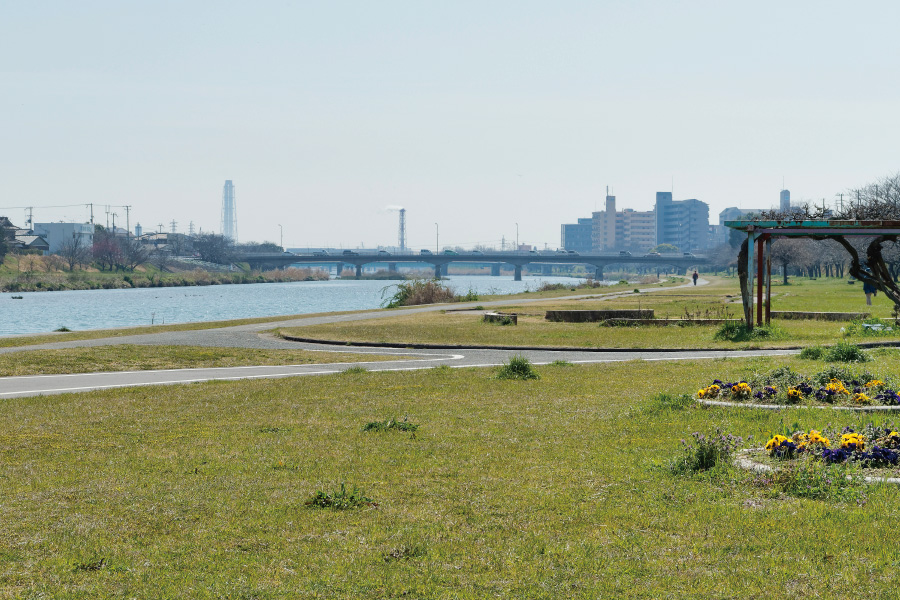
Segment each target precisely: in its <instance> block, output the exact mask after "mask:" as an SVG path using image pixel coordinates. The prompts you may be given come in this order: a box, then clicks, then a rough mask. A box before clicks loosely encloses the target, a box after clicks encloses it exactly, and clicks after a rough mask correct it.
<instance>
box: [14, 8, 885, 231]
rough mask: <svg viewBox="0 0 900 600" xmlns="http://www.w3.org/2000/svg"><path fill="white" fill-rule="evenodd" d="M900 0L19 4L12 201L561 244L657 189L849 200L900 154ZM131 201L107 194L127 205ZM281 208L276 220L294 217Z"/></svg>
mask: <svg viewBox="0 0 900 600" xmlns="http://www.w3.org/2000/svg"><path fill="white" fill-rule="evenodd" d="M898 22H900V3H896V2H887V1H878V2H867V1H865V0H863V1H860V2H854V3H849V2H832V1H828V0H819V1H815V2H807V1H785V0H780V1H778V2H775V1H769V0H761V1H756V2H752V3H750V2H740V3H738V2H722V1H721V0H716V1H694V0H682V1H679V2H674V1H666V2H655V1H644V0H629V1H618V0H593V1H584V2H581V1H565V0H559V1H556V2H547V1H543V2H537V1H532V0H479V1H469V0H455V1H454V2H429V1H422V0H417V1H404V2H399V1H393V0H381V1H379V2H370V1H367V2H362V1H341V0H330V1H328V2H288V1H283V0H282V1H279V2H275V1H272V2H268V1H257V2H252V3H251V2H228V1H217V2H199V1H195V2H191V1H183V0H182V1H178V2H174V1H172V2H170V1H167V0H155V1H153V2H131V1H123V0H115V1H99V0H80V1H79V2H71V1H59V0H43V1H36V2H26V1H24V0H10V1H9V2H3V3H0V215H6V216H9V217H10V218H11V219H12V221H13V222H14V223H16V224H17V225H21V224H23V223H24V221H25V214H26V211H25V210H24V208H23V207H29V206H30V207H33V211H34V221H35V222H43V221H58V220H76V221H85V220H87V219H89V218H90V214H89V209H88V208H87V207H86V205H88V204H90V203H93V204H94V218H95V222H99V223H101V224H105V223H106V221H107V218H108V216H107V210H109V212H111V213H116V214H117V217H116V219H117V221H116V223H117V224H124V222H125V217H124V215H125V209H124V208H122V207H124V206H126V205H127V206H130V207H131V208H130V209H129V212H130V222H131V225H132V227H133V226H134V224H135V223H137V222H140V223H141V225H142V226H143V227H144V229H145V230H148V229H153V230H156V229H158V228H159V225H160V224H164V228H165V229H166V230H169V229H170V228H171V221H173V220H174V221H176V222H177V227H176V228H177V230H178V231H182V232H187V230H188V225H189V223H191V222H193V223H194V227H195V230H201V229H202V230H203V231H214V232H219V231H220V230H221V207H222V188H223V185H224V182H225V180H226V179H231V180H232V181H234V185H235V190H236V204H237V222H238V238H239V240H240V241H242V242H245V241H251V240H252V241H259V242H261V241H273V242H276V243H280V242H281V241H282V235H283V242H284V245H285V246H286V247H297V248H303V247H319V246H331V247H343V248H354V247H358V246H360V245H364V246H365V247H375V246H393V245H396V244H397V241H398V215H397V213H396V212H395V211H392V210H390V209H389V208H390V207H399V206H402V207H405V208H406V210H407V214H406V219H407V244H408V246H409V247H411V248H413V249H419V248H430V249H434V248H435V246H436V245H440V247H444V246H446V245H451V246H456V245H460V246H464V247H472V246H474V245H476V244H485V245H496V246H499V244H500V240H501V239H502V238H505V239H506V241H507V242H510V241H514V240H515V239H516V235H517V230H518V239H519V241H520V242H521V243H523V244H524V243H527V244H533V245H536V246H538V247H540V248H543V247H544V246H545V245H546V246H547V247H549V248H556V247H557V246H559V244H560V224H561V223H573V222H575V220H576V219H578V218H583V217H590V215H591V212H592V211H594V210H600V209H602V207H603V198H604V196H605V194H606V189H607V186H609V188H610V190H611V193H614V194H615V195H616V197H617V207H618V208H620V209H621V208H633V209H635V210H651V209H652V208H653V204H654V201H655V193H656V192H657V191H673V192H674V197H675V198H676V199H685V198H697V199H699V200H702V201H704V202H706V203H708V204H709V205H710V222H711V223H718V214H719V212H720V211H721V210H723V209H725V208H727V207H731V206H737V207H741V208H767V207H770V206H773V205H776V204H777V202H778V195H779V191H780V190H781V189H782V184H783V185H784V186H785V187H786V188H787V189H789V190H791V195H792V199H793V200H794V201H799V200H810V201H815V202H818V203H821V201H822V200H823V199H825V201H826V202H829V203H832V202H834V200H835V198H836V197H837V195H838V194H841V193H844V194H846V193H848V192H849V191H850V190H852V189H853V188H855V187H861V186H863V185H866V184H867V183H870V182H873V181H875V180H876V179H878V178H880V177H883V176H886V175H892V174H895V173H896V172H897V171H898V170H900V160H898V158H900V157H898V148H900V144H898V132H900V110H898V106H900V79H898V78H897V76H896V74H897V72H898V67H900V44H898V43H897V42H896V23H898ZM107 206H110V207H111V208H109V209H107V208H106V207H107ZM279 225H280V227H279Z"/></svg>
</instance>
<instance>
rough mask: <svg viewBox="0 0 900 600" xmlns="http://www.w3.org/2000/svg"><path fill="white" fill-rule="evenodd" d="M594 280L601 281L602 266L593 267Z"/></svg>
mask: <svg viewBox="0 0 900 600" xmlns="http://www.w3.org/2000/svg"><path fill="white" fill-rule="evenodd" d="M594 280H595V281H603V267H601V266H596V267H594Z"/></svg>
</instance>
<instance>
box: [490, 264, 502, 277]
mask: <svg viewBox="0 0 900 600" xmlns="http://www.w3.org/2000/svg"><path fill="white" fill-rule="evenodd" d="M491 276H492V277H499V276H500V263H494V264H492V265H491Z"/></svg>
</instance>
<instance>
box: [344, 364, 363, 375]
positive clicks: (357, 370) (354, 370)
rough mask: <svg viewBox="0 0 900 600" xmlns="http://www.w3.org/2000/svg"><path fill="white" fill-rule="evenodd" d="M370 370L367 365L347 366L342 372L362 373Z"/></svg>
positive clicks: (345, 373) (349, 373) (350, 373)
mask: <svg viewBox="0 0 900 600" xmlns="http://www.w3.org/2000/svg"><path fill="white" fill-rule="evenodd" d="M368 372H369V370H368V369H366V368H365V367H360V366H356V367H347V368H346V369H344V370H343V371H341V373H342V374H343V375H358V374H360V373H368Z"/></svg>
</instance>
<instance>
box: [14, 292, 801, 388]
mask: <svg viewBox="0 0 900 600" xmlns="http://www.w3.org/2000/svg"><path fill="white" fill-rule="evenodd" d="M703 283H705V282H703ZM653 289H654V290H662V289H668V290H671V289H672V288H653ZM647 291H651V290H647ZM629 293H631V292H629ZM617 295H621V294H608V295H601V296H602V297H615V296H617ZM591 296H593V295H589V296H584V297H591ZM569 298H571V297H569ZM537 301H546V299H524V300H516V301H515V302H516V303H520V302H537ZM471 304H472V306H474V305H475V303H471ZM480 304H481V305H482V306H502V305H508V304H510V301H509V300H499V301H494V302H482V303H480ZM465 306H466V305H454V308H463V307H465ZM445 309H446V306H424V307H416V308H409V309H400V310H392V311H379V312H374V313H353V314H342V315H331V316H313V317H304V318H299V319H290V320H285V321H280V322H276V323H259V324H254V325H239V326H234V327H224V328H221V329H208V330H200V331H174V332H163V333H155V334H147V335H135V336H125V337H117V338H104V339H98V340H81V341H72V342H57V343H51V344H41V345H40V346H25V347H19V348H5V349H2V350H0V352H16V351H19V352H21V351H25V350H36V349H45V348H46V349H55V348H72V347H78V346H99V345H110V344H145V345H159V344H165V345H190V346H216V347H241V348H264V349H292V350H311V351H317V352H323V353H341V352H347V351H348V350H349V349H348V347H347V346H346V345H326V344H310V343H298V342H289V341H287V340H282V339H280V338H277V337H275V336H272V335H270V334H265V333H262V332H263V331H266V330H271V329H274V328H279V327H302V326H304V325H318V324H322V323H335V322H341V321H353V320H363V319H372V318H377V319H380V318H392V317H394V316H399V315H408V314H415V313H420V312H430V311H436V310H445ZM352 352H353V353H354V354H378V355H381V356H384V355H396V356H397V360H393V361H375V362H353V363H340V362H337V363H327V364H314V365H309V364H305V365H282V366H250V367H221V368H201V369H164V370H156V371H124V372H114V373H76V374H64V375H30V376H22V377H4V378H0V398H14V397H22V396H34V395H39V394H60V393H66V392H79V391H87V390H97V389H108V388H117V387H130V386H144V385H167V384H178V383H195V382H200V381H210V380H236V379H266V378H268V379H272V378H280V377H296V376H309V375H323V374H328V373H338V372H341V371H344V370H346V369H347V368H349V367H363V368H365V369H367V370H370V371H404V370H414V369H424V368H432V367H436V366H439V365H448V366H450V367H488V366H496V365H500V364H503V363H504V362H506V361H508V360H509V358H510V356H513V355H521V356H525V357H526V358H528V360H530V361H531V362H532V363H534V364H537V365H540V364H547V363H551V362H553V361H557V360H564V361H568V362H571V363H607V362H620V361H628V360H643V361H650V362H652V361H662V360H667V361H671V360H698V359H714V358H723V357H750V356H777V355H785V354H793V353H796V352H797V351H796V350H756V351H733V350H681V351H660V350H606V351H596V350H595V351H586V350H535V349H532V350H521V349H520V350H478V349H460V350H453V351H447V350H415V351H413V350H403V349H386V348H373V349H366V348H359V347H354V348H353V349H352Z"/></svg>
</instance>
